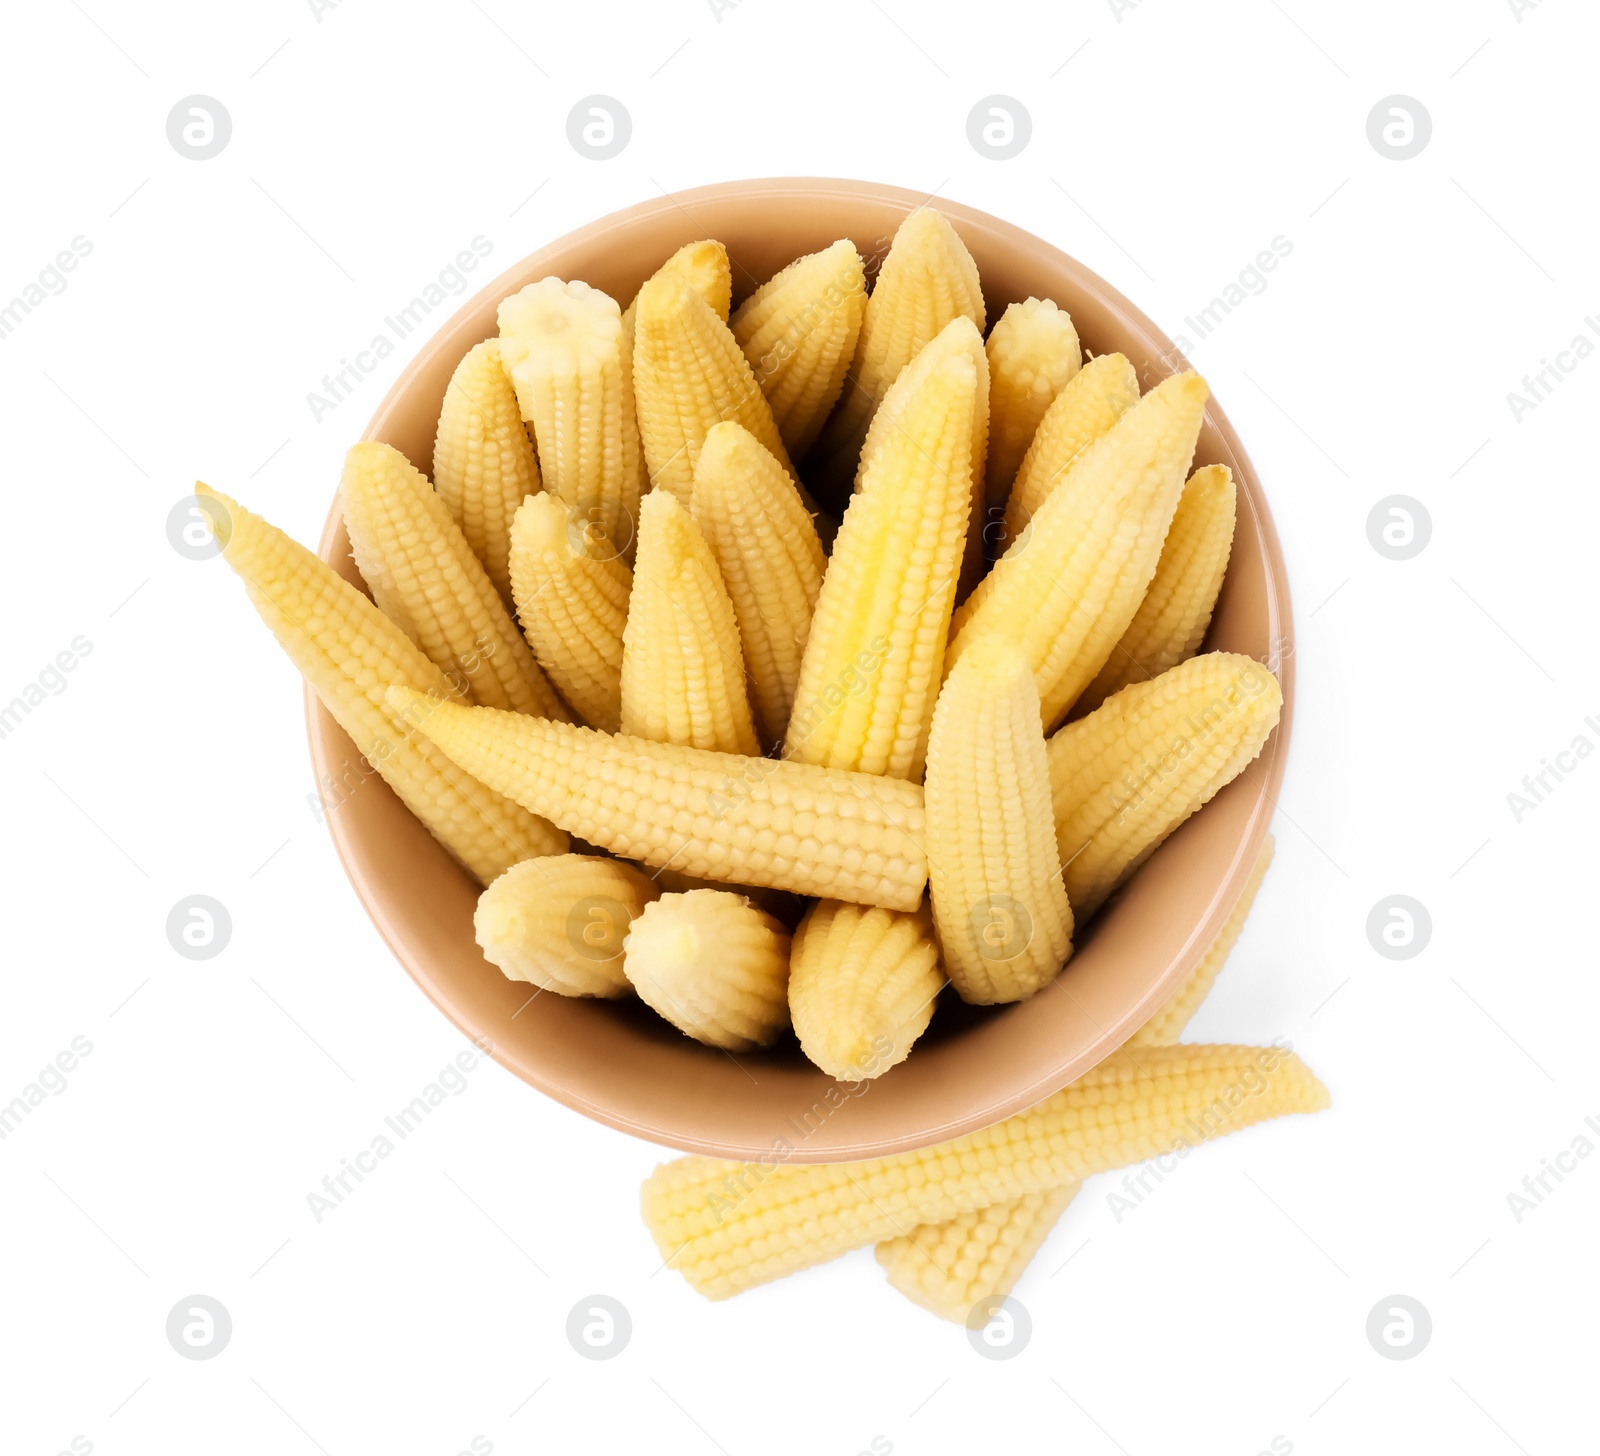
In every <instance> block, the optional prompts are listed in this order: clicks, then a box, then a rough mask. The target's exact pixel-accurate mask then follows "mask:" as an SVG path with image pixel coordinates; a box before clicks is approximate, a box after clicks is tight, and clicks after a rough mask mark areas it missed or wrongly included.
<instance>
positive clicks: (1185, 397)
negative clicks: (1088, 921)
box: [946, 371, 1209, 904]
mask: <svg viewBox="0 0 1600 1456" xmlns="http://www.w3.org/2000/svg"><path fill="white" fill-rule="evenodd" d="M1208 393H1209V391H1208V390H1207V389H1206V384H1205V381H1204V380H1203V379H1201V378H1200V376H1199V375H1197V374H1195V373H1193V372H1192V371H1191V372H1189V373H1185V374H1180V375H1176V376H1174V377H1172V378H1169V379H1165V380H1163V381H1162V382H1161V383H1160V384H1158V385H1157V386H1156V387H1155V388H1154V389H1152V390H1151V391H1150V393H1149V394H1147V395H1146V396H1145V397H1144V398H1143V399H1141V400H1140V401H1139V403H1138V404H1136V405H1134V406H1133V408H1131V409H1130V410H1128V411H1127V413H1126V414H1124V415H1123V416H1122V418H1121V419H1119V420H1118V421H1117V423H1116V424H1114V425H1113V426H1112V427H1111V428H1110V430H1108V431H1107V432H1106V433H1105V434H1104V435H1102V436H1101V437H1100V438H1099V439H1098V440H1096V441H1094V442H1093V443H1092V444H1090V445H1089V446H1088V447H1087V448H1086V449H1085V450H1084V451H1083V452H1082V454H1080V455H1079V456H1078V458H1077V460H1076V461H1075V462H1074V464H1073V465H1072V467H1071V468H1070V469H1069V470H1068V472H1067V477H1066V479H1065V480H1063V481H1062V482H1061V484H1060V485H1059V486H1058V487H1057V488H1056V489H1055V490H1054V491H1053V492H1052V493H1051V494H1050V496H1049V497H1048V498H1047V499H1046V501H1045V503H1044V504H1043V505H1042V506H1040V507H1039V510H1038V513H1037V514H1036V515H1035V516H1034V518H1033V522H1032V530H1031V531H1030V532H1029V534H1028V536H1027V538H1026V539H1019V540H1018V541H1016V542H1015V543H1014V544H1013V545H1012V546H1011V548H1010V549H1009V550H1008V551H1007V552H1006V554H1005V555H1004V556H1003V557H1002V558H1001V559H1000V560H999V561H998V562H996V563H995V567H994V569H993V570H992V571H991V572H990V573H989V575H988V576H986V577H985V578H984V579H983V581H982V582H981V583H980V584H979V586H978V589H977V590H976V591H974V592H973V594H972V595H971V596H970V597H969V598H967V601H966V603H965V604H964V605H963V606H962V608H961V609H960V611H958V612H957V613H956V617H955V621H954V622H953V624H952V626H951V639H950V650H949V653H948V655H947V658H946V661H947V663H950V664H954V663H956V662H959V661H960V660H961V657H962V655H963V654H964V653H965V652H966V651H967V649H968V648H970V647H971V645H972V644H973V643H974V642H976V641H978V640H979V639H980V638H982V637H988V636H996V637H1003V638H1005V639H1006V640H1007V641H1009V642H1015V643H1017V644H1018V645H1019V646H1021V647H1022V649H1023V651H1024V653H1025V654H1026V655H1027V658H1028V661H1029V663H1030V665H1031V666H1032V668H1033V671H1034V677H1035V680H1036V681H1037V682H1038V685H1039V698H1040V702H1041V706H1042V711H1043V715H1044V725H1045V727H1046V728H1047V729H1048V728H1050V727H1052V726H1053V725H1055V724H1056V723H1058V722H1060V720H1061V718H1062V716H1063V715H1064V714H1065V713H1066V711H1067V709H1068V708H1070V707H1071V706H1072V703H1073V701H1074V700H1075V699H1076V698H1077V696H1078V694H1079V693H1081V692H1082V691H1083V690H1084V688H1086V687H1088V685H1089V683H1090V682H1091V681H1092V680H1093V679H1094V677H1095V675H1096V674H1097V673H1098V672H1099V671H1100V669H1101V668H1102V667H1103V666H1104V665H1105V662H1106V660H1107V658H1109V657H1110V656H1111V651H1112V649H1113V648H1114V647H1115V646H1116V644H1117V641H1118V639H1119V638H1121V636H1122V634H1123V633H1124V632H1125V631H1127V628H1128V624H1129V623H1130V622H1131V621H1132V620H1133V616H1134V613H1135V612H1136V611H1137V610H1138V608H1139V602H1140V601H1141V599H1142V598H1143V597H1144V594H1145V588H1146V587H1148V586H1149V584H1150V578H1151V577H1152V576H1154V574H1155V569H1156V562H1157V561H1158V560H1159V558H1160V555H1161V543H1162V541H1163V540H1164V539H1165V537H1166V534H1167V527H1168V525H1169V524H1170V523H1171V521H1172V515H1173V512H1174V511H1175V510H1176V509H1177V505H1178V497H1179V495H1180V494H1181V493H1182V491H1183V482H1184V477H1185V476H1186V475H1187V473H1188V468H1189V457H1190V456H1191V455H1193V454H1194V446H1195V441H1196V439H1197V438H1198V437H1199V434H1200V422H1201V417H1202V415H1203V413H1204V410H1205V402H1206V398H1207V395H1208ZM947 670H948V669H947ZM1068 888H1069V891H1070V888H1071V887H1070V885H1069V887H1068ZM1074 904H1076V901H1074Z"/></svg>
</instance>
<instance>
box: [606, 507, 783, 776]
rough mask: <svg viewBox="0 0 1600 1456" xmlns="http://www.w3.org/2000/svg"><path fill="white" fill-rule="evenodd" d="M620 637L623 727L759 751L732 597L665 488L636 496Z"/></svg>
mask: <svg viewBox="0 0 1600 1456" xmlns="http://www.w3.org/2000/svg"><path fill="white" fill-rule="evenodd" d="M791 493H792V490H791ZM622 643H623V646H622V731H623V732H624V733H631V734H633V735H635V736H636V737H639V738H648V739H650V740H651V741H653V742H656V743H677V744H681V745H682V746H684V747H685V748H707V749H714V750H716V751H717V752H720V753H745V754H758V753H760V752H761V746H760V744H759V743H758V742H757V741H756V731H755V725H754V723H753V722H752V720H751V716H750V699H749V695H748V693H747V692H746V691H745V676H744V655H743V652H742V650H741V648H740V645H739V623H738V620H737V618H736V617H735V616H734V610H733V602H732V601H731V600H730V599H729V597H728V591H727V588H726V587H725V586H724V585H723V583H722V572H721V570H720V569H719V567H718V566H717V559H716V557H715V556H714V555H713V554H712V551H711V547H710V546H709V545H708V544H707V542H706V539H705V536H704V534H703V533H702V532H701V530H700V528H699V526H697V525H696V524H695V522H694V517H693V516H691V515H690V514H689V512H688V511H687V510H685V509H684V507H683V506H681V505H680V504H679V503H678V500H677V498H676V497H675V496H673V495H672V494H671V492H669V491H665V490H653V491H651V492H650V494H649V495H647V496H646V497H645V498H644V500H643V501H642V502H641V503H640V508H639V555H638V559H637V561H636V562H635V563H634V572H633V591H632V593H631V595H630V596H629V598H628V621H627V626H626V627H625V628H624V630H623V634H622Z"/></svg>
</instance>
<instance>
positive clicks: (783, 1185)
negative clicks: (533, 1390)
mask: <svg viewBox="0 0 1600 1456" xmlns="http://www.w3.org/2000/svg"><path fill="white" fill-rule="evenodd" d="M457 711H461V712H465V711H469V710H466V709H458V710H457ZM480 711H481V710H480ZM566 731H568V732H571V731H573V730H570V729H568V730H566ZM1327 1104H1328V1094H1327V1092H1326V1090H1325V1089H1324V1088H1323V1086H1322V1084H1321V1083H1319V1082H1318V1081H1317V1079H1316V1078H1315V1077H1314V1076H1312V1074H1311V1073H1310V1072H1309V1071H1308V1070H1307V1069H1306V1067H1305V1066H1304V1065H1303V1064H1302V1063H1301V1062H1300V1060H1299V1058H1297V1057H1296V1056H1295V1055H1294V1054H1293V1053H1292V1052H1288V1051H1284V1050H1281V1049H1279V1048H1277V1047H1238V1046H1173V1047H1140V1048H1138V1049H1136V1050H1134V1051H1132V1052H1129V1051H1118V1052H1114V1053H1113V1054H1112V1055H1111V1056H1109V1057H1107V1058H1106V1060H1105V1061H1103V1062H1101V1063H1100V1064H1099V1065H1098V1066H1097V1067H1094V1068H1093V1069H1092V1070H1090V1071H1089V1072H1087V1073H1085V1074H1084V1075H1083V1076H1082V1077H1080V1078H1079V1079H1078V1080H1077V1081H1076V1082H1074V1083H1072V1084H1071V1085H1070V1086H1068V1087H1066V1088H1063V1089H1062V1090H1061V1091H1060V1092H1057V1093H1056V1094H1055V1095H1054V1096H1053V1097H1049V1098H1047V1099H1046V1100H1045V1101H1043V1102H1041V1103H1039V1104H1038V1105H1037V1106H1035V1107H1032V1108H1030V1109H1029V1110H1028V1111H1027V1112H1023V1113H1019V1114H1017V1115H1016V1116H1015V1117H1009V1118H1007V1119H1005V1121H1003V1122H999V1123H996V1124H995V1125H994V1126H993V1127H988V1128H984V1129H983V1130H982V1131H980V1132H975V1133H968V1134H966V1135H965V1136H963V1137H959V1138H955V1139H953V1140H951V1141H950V1142H947V1143H942V1144H939V1145H938V1146H936V1147H932V1148H924V1149H922V1150H920V1151H918V1152H914V1153H900V1154H895V1155H893V1156H890V1157H885V1158H874V1159H870V1160H867V1161H864V1162H858V1163H831V1164H830V1163H819V1164H807V1165H790V1164H785V1163H784V1162H783V1161H782V1158H781V1150H780V1155H779V1156H778V1157H776V1158H774V1159H773V1160H770V1161H764V1162H760V1163H733V1162H725V1161H723V1160H721V1159H716V1158H704V1157H688V1158H679V1159H676V1160H675V1161H673V1162H671V1163H665V1164H662V1165H661V1166H659V1167H658V1168H657V1169H656V1170H655V1172H653V1173H652V1174H651V1175H650V1177H649V1178H647V1179H646V1180H645V1183H644V1187H643V1189H642V1193H641V1205H642V1211H643V1214H644V1220H645V1224H646V1226H647V1227H648V1228H649V1230H650V1233H651V1236H652V1237H653V1238H654V1239H655V1242H656V1247H657V1248H658V1249H659V1250H660V1251H661V1255H662V1257H663V1259H664V1260H665V1261H666V1262H667V1263H668V1264H669V1265H671V1266H672V1267H673V1268H675V1269H677V1270H678V1271H679V1272H680V1273H682V1274H683V1275H684V1277H685V1278H686V1279H687V1280H688V1281H689V1283H690V1285H691V1286H692V1287H693V1288H694V1289H696V1290H698V1291H699V1292H700V1293H701V1294H704V1295H706V1296H708V1297H709V1298H712V1299H724V1298H726V1297H727V1296H729V1295H732V1294H737V1293H739V1292H740V1291H741V1290H744V1289H749V1288H751V1287H753V1286H754V1285H757V1284H761V1283H764V1282H766V1281H767V1280H770V1279H777V1278H781V1277H782V1276H783V1275H785V1274H792V1273H794V1272H796V1271H797V1270H799V1269H804V1268H808V1267H810V1266H811V1265H813V1264H820V1263H823V1262H824V1261H826V1260H828V1259H833V1258H836V1257H838V1256H839V1255H840V1254H843V1253H846V1252H848V1251H849V1250H851V1249H854V1248H860V1247H861V1246H862V1245H864V1244H870V1243H878V1242H880V1241H881V1240H883V1239H887V1238H892V1237H894V1236H895V1235H898V1234H903V1233H905V1232H906V1231H907V1230H908V1229H911V1228H914V1227H916V1226H917V1225H918V1224H925V1223H943V1222H946V1221H947V1220H950V1219H953V1218H956V1217H957V1216H958V1215H960V1214H963V1213H967V1212H970V1211H971V1210H972V1209H975V1208H983V1207H987V1206H988V1205H990V1204H994V1203H999V1202H1002V1201H1004V1200H1006V1199H1014V1198H1021V1197H1022V1196H1024V1195H1025V1194H1028V1193H1040V1192H1043V1191H1045V1190H1046V1189H1056V1188H1060V1187H1061V1186H1062V1185H1063V1184H1064V1183H1068V1182H1072V1181H1078V1180H1082V1179H1084V1178H1087V1177H1089V1176H1090V1175H1091V1174H1093V1173H1100V1172H1105V1171H1107V1170H1108V1169H1111V1168H1120V1167H1125V1166H1127V1165H1128V1164H1129V1163H1137V1162H1142V1161H1144V1160H1145V1159H1146V1158H1150V1157H1153V1156H1155V1155H1156V1154H1158V1153H1167V1152H1172V1153H1176V1154H1177V1155H1178V1156H1180V1157H1183V1156H1187V1155H1188V1154H1189V1153H1190V1152H1191V1151H1192V1150H1193V1149H1194V1148H1195V1147H1196V1146H1198V1145H1199V1144H1200V1143H1203V1142H1205V1141H1207V1140H1209V1139H1210V1138H1212V1137H1215V1136H1218V1135H1220V1134H1224V1133H1229V1132H1236V1131H1238V1130H1240V1129H1241V1128H1245V1127H1249V1126H1251V1125H1253V1124H1255V1123H1258V1122H1262V1121H1265V1120H1266V1119H1268V1118H1272V1117H1280V1116H1282V1115H1284V1114H1285V1113H1290V1112H1316V1111H1319V1110H1320V1109H1322V1108H1323V1107H1326V1106H1327Z"/></svg>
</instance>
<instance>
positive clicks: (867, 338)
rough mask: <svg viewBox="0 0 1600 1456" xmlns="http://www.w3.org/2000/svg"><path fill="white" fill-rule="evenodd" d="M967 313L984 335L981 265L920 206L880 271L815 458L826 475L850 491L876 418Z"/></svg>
mask: <svg viewBox="0 0 1600 1456" xmlns="http://www.w3.org/2000/svg"><path fill="white" fill-rule="evenodd" d="M961 314H965V315H966V316H967V317H968V318H969V319H971V320H972V322H973V323H974V324H975V325H977V328H978V331H979V332H980V333H982V332H983V329H984V324H985V318H984V310H983V287H982V285H981V284H980V283H979V281H978V265H977V264H976V263H974V262H973V261H972V254H971V253H969V252H968V251H967V248H966V244H965V243H963V242H962V241H961V239H960V238H959V237H957V236H956V230H955V229H954V228H953V227H951V226H950V223H949V220H948V219H947V218H945V216H944V215H943V214H942V213H939V212H935V211H934V210H933V209H932V208H929V207H920V208H918V209H917V210H916V211H915V212H913V213H910V214H909V215H908V216H907V217H906V219H905V221H904V222H902V223H901V224H900V226H899V228H898V229H897V230H896V232H895V235H894V241H893V242H892V243H891V244H890V245H889V252H888V254H887V256H885V258H884V260H883V267H882V268H881V269H880V270H879V272H878V278H877V282H876V283H875V284H874V286H873V289H872V294H871V296H870V297H869V298H868V299H867V307H866V312H865V314H864V315H863V317H862V321H861V335H860V337H859V338H858V339H857V341H856V352H855V357H854V359H852V360H851V363H850V368H849V370H848V372H847V374H846V376H845V387H844V395H843V397H842V398H841V399H840V401H839V405H838V408H837V409H835V410H834V412H833V416H832V417H831V418H830V419H829V420H828V423H827V424H826V426H825V427H824V428H823V431H822V435H821V437H820V438H819V439H818V441H817V445H816V450H815V454H816V456H817V460H818V464H819V466H820V467H821V470H822V473H823V474H825V475H827V476H829V477H831V478H833V479H834V480H835V482H836V483H837V484H838V486H839V487H840V488H843V489H848V485H849V481H850V479H851V478H852V476H854V474H855V469H856V461H857V457H858V456H859V454H860V452H861V445H862V442H863V441H864V440H865V439H866V436H867V426H868V425H869V424H870V423H871V420H872V415H873V412H874V411H875V410H876V409H877V408H878V403H879V401H880V400H882V398H883V396H884V395H885V394H886V393H887V392H888V389H889V386H890V385H891V384H893V383H894V381H895V379H896V377H897V376H898V375H899V373H900V371H901V370H902V369H904V368H905V367H906V365H907V364H909V363H910V362H911V361H912V360H913V359H914V358H916V356H917V354H918V353H919V352H920V351H921V350H922V349H923V348H924V346H926V345H927V344H928V343H929V342H930V341H931V340H932V339H933V337H934V336H935V335H936V334H937V333H938V332H939V331H940V329H942V328H944V326H945V325H946V324H948V323H949V322H950V320H951V319H953V318H955V317H957V316H958V315H961Z"/></svg>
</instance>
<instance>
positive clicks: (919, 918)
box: [789, 900, 944, 1082]
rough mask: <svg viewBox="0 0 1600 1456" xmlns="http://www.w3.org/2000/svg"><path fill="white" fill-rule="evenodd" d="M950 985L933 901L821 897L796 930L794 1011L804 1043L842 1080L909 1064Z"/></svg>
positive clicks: (791, 1000)
mask: <svg viewBox="0 0 1600 1456" xmlns="http://www.w3.org/2000/svg"><path fill="white" fill-rule="evenodd" d="M943 985H944V975H943V973H942V972H941V971H940V969H939V950H938V947H937V946H936V945H935V944H934V942H933V925H932V923H931V921H930V920H929V917H928V912H927V909H926V908H925V907H924V908H922V909H919V910H917V911H916V912H915V913H913V914H910V915H905V914H897V913H895V912H894V911H890V910H880V909H878V908H877V907H876V906H863V905H846V904H843V903H841V902H840V901H838V900H819V901H817V903H816V904H815V905H813V906H812V907H811V908H810V909H809V910H808V911H807V912H806V917H805V919H804V920H802V921H801V922H800V928H799V929H798V930H797V931H795V936H794V954H793V957H792V958H791V960H790V966H789V1014H790V1016H791V1017H792V1018H793V1021H794V1029H795V1034H796V1035H797V1036H798V1037H799V1038H800V1049H801V1050H802V1051H803V1052H805V1054H806V1055H807V1056H808V1057H810V1058H811V1060H812V1061H813V1062H815V1063H816V1065H817V1066H819V1067H821V1068H822V1070H823V1071H824V1072H826V1073H827V1074H828V1075H829V1076H830V1077H833V1078H836V1079H837V1080H838V1081H841V1082H864V1081H867V1080H869V1079H871V1078H873V1077H881V1076H882V1075H883V1074H884V1073H885V1072H887V1071H888V1070H889V1068H890V1067H894V1066H898V1065H899V1064H900V1063H901V1062H903V1061H904V1060H905V1059H906V1054H907V1053H908V1052H910V1050H911V1044H912V1043H913V1042H914V1041H916V1039H917V1038H918V1037H919V1036H921V1035H922V1033H923V1032H924V1031H926V1030H927V1029H928V1022H929V1021H930V1020H932V1018H933V1002H934V998H935V997H936V996H937V995H938V994H939V990H940V988H941V987H942V986H943Z"/></svg>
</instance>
